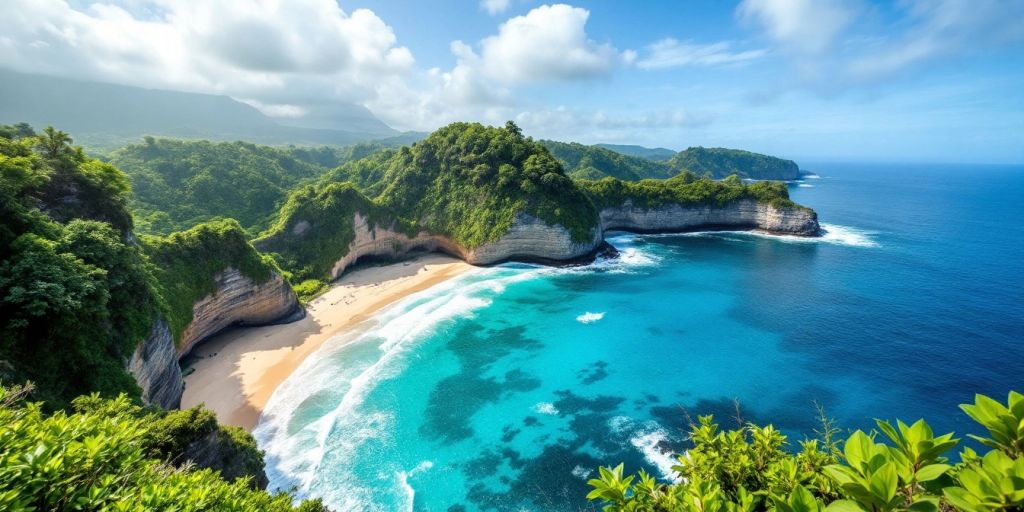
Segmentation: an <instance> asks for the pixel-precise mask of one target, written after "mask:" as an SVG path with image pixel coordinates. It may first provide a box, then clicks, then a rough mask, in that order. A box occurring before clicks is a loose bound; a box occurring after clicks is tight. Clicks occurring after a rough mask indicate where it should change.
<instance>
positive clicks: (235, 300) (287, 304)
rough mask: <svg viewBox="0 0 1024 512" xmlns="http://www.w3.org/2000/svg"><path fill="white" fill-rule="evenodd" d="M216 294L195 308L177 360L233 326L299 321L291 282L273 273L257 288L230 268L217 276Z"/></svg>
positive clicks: (182, 338)
mask: <svg viewBox="0 0 1024 512" xmlns="http://www.w3.org/2000/svg"><path fill="white" fill-rule="evenodd" d="M214 280H216V282H217V291H215V292H214V293H212V294H210V295H207V296H206V297H204V298H202V299H201V300H199V301H198V302H196V303H195V304H194V305H193V306H192V322H191V323H189V324H188V327H186V328H185V331H184V332H183V333H182V335H181V342H180V343H179V344H178V357H179V358H180V357H184V356H185V355H187V354H188V353H189V352H190V351H191V350H192V348H193V347H195V345H196V344H198V343H199V342H201V341H203V340H205V339H206V338H209V337H210V336H213V335H214V334H217V333H218V332H220V331H222V330H223V329H225V328H226V327H229V326H232V325H264V324H269V323H274V322H280V321H287V320H288V319H290V317H292V316H294V317H296V318H300V317H301V315H302V314H303V311H304V310H303V309H302V306H301V305H300V304H299V301H298V299H297V298H296V297H295V292H294V291H292V287H291V286H290V285H289V284H288V282H287V281H286V280H285V279H284V278H283V277H282V276H280V275H278V274H277V273H274V274H273V275H272V276H271V277H270V279H269V280H267V282H265V283H262V284H257V283H256V282H254V281H253V280H252V279H250V278H248V277H246V276H245V275H243V274H242V273H241V272H239V271H238V270H236V269H233V268H227V269H224V270H223V271H221V272H219V273H218V274H217V275H215V276H214Z"/></svg>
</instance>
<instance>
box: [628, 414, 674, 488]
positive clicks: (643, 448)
mask: <svg viewBox="0 0 1024 512" xmlns="http://www.w3.org/2000/svg"><path fill="white" fill-rule="evenodd" d="M665 441H668V433H667V432H665V430H664V429H662V428H661V427H656V428H653V429H649V428H648V429H642V430H640V431H639V432H638V433H637V434H636V435H634V436H633V437H631V438H630V439H629V443H630V444H632V445H633V446H634V447H635V448H636V449H637V450H640V453H642V454H643V456H644V459H645V460H647V462H650V463H651V464H652V465H653V466H654V467H656V468H658V472H659V473H661V476H662V477H663V478H665V479H667V480H671V481H673V482H676V483H679V482H680V477H679V474H678V473H676V471H675V470H674V469H672V466H677V465H679V462H678V461H677V460H676V458H675V456H674V455H673V453H672V452H666V451H662V449H661V445H662V443H664V442H665Z"/></svg>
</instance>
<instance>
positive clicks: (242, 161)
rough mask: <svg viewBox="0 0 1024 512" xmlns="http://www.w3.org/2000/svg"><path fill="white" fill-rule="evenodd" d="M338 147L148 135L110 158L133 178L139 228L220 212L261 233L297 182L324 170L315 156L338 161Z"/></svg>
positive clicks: (162, 228) (178, 226)
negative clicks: (275, 145)
mask: <svg viewBox="0 0 1024 512" xmlns="http://www.w3.org/2000/svg"><path fill="white" fill-rule="evenodd" d="M336 151H340V150H334V149H331V148H324V149H322V150H321V151H320V152H319V153H318V152H317V150H316V149H295V150H288V149H277V148H272V147H268V146H257V145H255V144H249V143H245V142H209V141H181V140H173V139H154V138H152V137H146V138H145V140H144V141H143V142H142V143H140V144H132V145H130V146H127V147H125V148H123V149H120V150H118V151H116V152H114V153H113V154H112V155H111V160H110V161H111V163H112V164H113V165H115V166H116V167H118V168H119V169H121V170H122V171H124V172H125V173H126V174H127V175H128V177H129V179H130V180H131V185H132V195H131V206H132V209H133V210H134V212H135V215H136V222H137V224H138V229H139V231H140V232H142V233H164V234H166V233H169V232H171V231H176V230H182V229H188V228H190V227H192V226H194V225H195V224H197V223H200V222H203V221H206V220H210V219H214V218H218V217H230V218H234V219H236V220H238V222H240V223H241V224H242V226H244V227H245V228H247V229H251V230H253V232H259V231H262V230H263V229H266V227H267V226H268V225H269V219H270V217H271V216H272V215H273V213H274V212H275V211H276V209H277V207H279V206H280V204H281V203H282V202H283V201H284V199H285V198H286V197H287V195H288V193H289V192H290V191H291V190H292V189H293V188H294V187H295V186H296V185H297V184H299V183H300V182H301V181H302V180H305V179H310V178H314V177H316V176H319V175H320V174H322V173H323V172H325V171H326V169H325V167H322V166H321V165H318V164H319V161H322V160H326V162H327V163H330V164H335V165H336V163H335V162H336V161H337V160H339V159H341V158H345V155H344V154H337V153H336Z"/></svg>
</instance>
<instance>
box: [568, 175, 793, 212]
mask: <svg viewBox="0 0 1024 512" xmlns="http://www.w3.org/2000/svg"><path fill="white" fill-rule="evenodd" d="M576 183H577V185H578V186H579V187H580V189H582V190H583V191H584V192H586V194H587V195H588V196H589V197H590V199H591V200H592V201H593V202H594V204H595V205H597V206H598V207H599V208H605V207H609V206H618V205H621V204H624V203H625V202H626V201H629V202H631V203H632V204H633V205H634V206H639V207H648V208H650V207H656V206H661V205H664V204H667V203H678V204H684V205H687V204H692V205H711V206H721V205H725V204H728V203H730V202H733V201H737V200H740V199H754V200H756V201H758V202H761V203H769V204H771V205H773V206H775V207H790V208H792V207H798V205H797V204H796V203H794V202H793V201H790V199H789V190H788V189H787V188H786V185H785V184H783V183H779V182H773V181H759V182H756V183H752V184H749V185H747V184H744V183H743V181H742V180H740V179H739V178H738V177H736V176H735V175H733V176H730V177H728V178H726V179H724V180H721V181H715V180H712V179H709V178H697V176H696V175H694V174H693V173H690V172H683V173H682V174H680V175H678V176H676V177H674V178H671V179H667V180H641V181H622V180H617V179H615V178H604V179H602V180H599V181H589V180H578V181H577V182H576Z"/></svg>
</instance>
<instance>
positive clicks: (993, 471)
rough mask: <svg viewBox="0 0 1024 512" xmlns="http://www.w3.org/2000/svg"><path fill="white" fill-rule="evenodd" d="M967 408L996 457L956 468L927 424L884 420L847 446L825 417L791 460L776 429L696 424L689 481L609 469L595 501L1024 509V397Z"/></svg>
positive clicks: (943, 440) (656, 506)
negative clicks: (815, 435) (985, 432)
mask: <svg viewBox="0 0 1024 512" xmlns="http://www.w3.org/2000/svg"><path fill="white" fill-rule="evenodd" d="M961 408H962V409H963V410H964V411H965V412H967V414H968V415H970V416H971V418H973V419H974V420H975V421H977V422H978V423H980V424H981V425H982V426H984V427H985V429H986V430H988V432H989V436H988V437H977V436H972V437H974V438H975V439H977V440H978V441H980V442H981V443H983V444H985V445H987V446H988V447H990V448H991V451H989V452H988V453H986V454H985V455H984V456H980V455H978V454H977V453H976V452H975V451H974V450H972V449H971V448H964V450H963V451H962V452H961V454H960V460H961V462H960V463H958V464H956V465H953V464H950V461H949V460H948V459H947V458H946V457H945V456H944V455H945V454H946V453H947V452H949V451H950V450H951V449H953V448H954V447H955V446H956V445H957V444H958V443H959V439H956V438H954V437H953V434H944V435H940V436H936V435H935V434H934V433H933V432H932V429H931V427H929V426H928V424H927V423H925V421H924V420H918V421H917V422H915V423H913V424H912V425H907V424H905V423H903V422H902V421H898V422H897V423H896V425H895V426H894V425H892V424H891V423H889V422H886V421H881V420H878V421H877V422H876V424H877V425H878V431H872V432H870V433H865V432H863V431H860V430H858V431H856V432H854V433H853V434H852V435H850V436H849V438H847V439H846V440H845V442H840V441H839V440H837V439H836V435H837V433H838V431H837V429H835V428H834V427H833V426H832V425H831V423H830V422H829V421H827V420H824V419H823V423H822V425H823V426H822V429H821V431H819V432H818V439H808V440H805V441H802V442H801V443H800V449H799V451H797V452H796V453H791V452H789V451H787V448H788V439H787V438H786V436H784V435H782V434H781V433H779V432H778V431H777V430H775V429H774V428H772V426H771V425H769V426H767V427H759V426H756V425H753V424H747V425H745V426H743V427H741V428H739V429H737V430H731V431H720V430H719V429H718V425H716V424H714V423H713V420H712V418H711V417H710V416H703V417H700V418H699V422H698V423H697V424H695V425H692V426H691V431H690V436H691V441H692V442H693V448H691V449H690V450H688V451H687V452H686V454H684V455H681V456H679V458H678V460H679V465H678V466H674V467H673V469H674V470H675V471H676V472H677V473H678V475H679V477H680V479H681V480H680V483H677V484H664V483H659V482H658V481H657V480H656V479H655V478H654V477H652V476H650V475H649V474H647V473H645V472H644V471H640V473H638V474H637V475H634V476H624V475H623V466H622V465H621V464H620V465H619V466H617V467H615V468H604V467H602V468H600V471H599V473H600V475H599V478H596V479H593V480H590V482H589V484H590V486H591V487H593V488H594V490H593V491H591V492H590V494H588V496H587V498H588V499H590V500H593V501H599V502H602V503H603V504H604V505H605V506H604V510H605V511H608V512H619V511H631V512H647V511H649V512H656V511H666V512H670V511H671V512H675V511H688V512H746V511H750V512H752V511H757V510H776V511H778V512H820V511H828V512H858V511H863V512H887V511H914V512H934V511H939V510H951V509H956V510H961V511H964V512H999V511H1006V512H1010V511H1019V510H1022V509H1024V452H1022V448H1024V395H1021V394H1020V393H1016V392H1011V393H1010V394H1009V398H1008V400H1007V404H1006V405H1003V404H1001V403H999V402H997V401H995V400H993V399H991V398H989V397H986V396H982V395H978V396H977V397H976V398H975V403H974V404H965V405H962V406H961ZM886 441H888V442H886Z"/></svg>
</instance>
